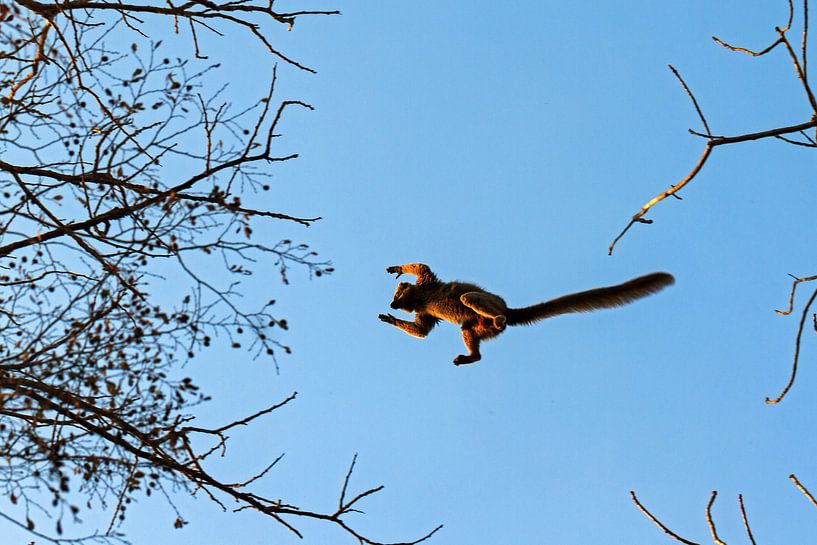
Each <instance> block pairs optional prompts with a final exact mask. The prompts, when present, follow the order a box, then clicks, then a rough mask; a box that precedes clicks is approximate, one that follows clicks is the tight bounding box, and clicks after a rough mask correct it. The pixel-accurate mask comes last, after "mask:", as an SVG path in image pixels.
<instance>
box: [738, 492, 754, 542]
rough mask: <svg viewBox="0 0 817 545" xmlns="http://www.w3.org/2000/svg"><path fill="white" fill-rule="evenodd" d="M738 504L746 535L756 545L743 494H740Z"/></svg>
mask: <svg viewBox="0 0 817 545" xmlns="http://www.w3.org/2000/svg"><path fill="white" fill-rule="evenodd" d="M738 504H740V517H741V518H742V519H743V527H744V528H746V535H747V536H749V541H750V542H751V543H752V545H757V543H755V536H754V535H752V529H751V528H749V517H747V516H746V508H745V507H744V506H743V494H738Z"/></svg>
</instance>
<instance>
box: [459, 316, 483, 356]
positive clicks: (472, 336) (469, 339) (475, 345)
mask: <svg viewBox="0 0 817 545" xmlns="http://www.w3.org/2000/svg"><path fill="white" fill-rule="evenodd" d="M462 342H464V343H465V347H466V348H467V349H468V355H465V354H460V355H459V356H457V357H456V358H454V365H465V364H468V363H474V362H475V361H479V360H481V359H482V355H480V353H479V337H478V336H477V334H476V333H475V332H474V330H473V329H471V326H470V325H467V326H466V325H464V326H463V327H462Z"/></svg>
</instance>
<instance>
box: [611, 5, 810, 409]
mask: <svg viewBox="0 0 817 545" xmlns="http://www.w3.org/2000/svg"><path fill="white" fill-rule="evenodd" d="M802 19H803V21H802V32H801V37H800V44H799V46H798V45H797V44H793V43H792V42H791V40H790V39H789V33H790V32H791V31H792V24H793V23H794V21H795V6H794V2H793V0H788V19H787V21H786V24H785V26H783V27H779V26H775V27H774V35H775V36H776V37H775V38H774V40H773V41H772V42H771V43H770V44H769V45H768V46H766V47H764V48H763V49H758V50H752V49H747V48H745V47H738V46H734V45H730V44H728V43H726V42H725V41H723V40H721V39H720V38H718V37H716V36H713V37H712V39H713V40H714V41H715V42H716V43H717V44H719V45H721V46H723V47H724V48H726V49H728V50H729V51H732V52H735V53H739V54H746V55H751V56H753V57H762V56H764V55H769V54H772V53H779V54H780V55H781V56H783V57H784V59H785V60H786V61H787V62H791V63H792V66H793V77H795V78H797V80H798V81H799V82H800V86H801V87H802V89H803V98H804V100H805V101H806V103H807V104H806V106H807V109H808V111H810V112H811V116H810V118H809V119H808V120H803V121H802V122H801V123H797V124H795V125H787V126H781V127H776V128H771V129H765V130H761V131H757V132H752V133H747V134H739V135H734V136H724V135H719V134H714V133H713V132H712V130H711V129H710V127H709V122H708V121H707V119H706V117H705V116H704V113H703V110H702V109H701V107H700V105H699V104H698V100H697V99H696V98H695V95H694V94H693V93H692V91H691V90H690V88H689V86H688V85H687V83H686V82H685V81H684V79H683V77H681V74H680V73H679V72H678V71H677V70H676V69H675V68H674V67H673V66H671V65H670V67H669V68H670V70H671V71H672V73H673V74H674V75H675V77H676V78H677V79H678V81H679V82H680V84H681V86H682V87H683V88H684V91H685V92H686V94H687V95H688V96H689V98H690V100H691V102H692V105H693V106H694V107H695V111H696V112H697V114H698V118H699V119H700V121H701V124H702V126H703V132H701V131H696V130H692V129H690V130H689V132H690V133H691V134H693V135H695V136H697V137H699V138H701V139H702V140H703V141H704V147H703V152H702V153H701V155H700V157H699V158H698V161H697V162H696V163H695V166H694V167H692V170H690V171H689V172H688V173H687V174H686V176H684V177H683V178H682V179H681V180H680V181H679V182H678V183H676V184H673V185H671V186H670V187H669V188H668V189H667V190H666V191H664V192H663V193H661V194H659V195H657V196H655V197H653V198H652V199H650V200H649V201H648V202H647V204H645V205H644V206H642V207H641V209H640V210H639V211H638V212H637V213H636V214H635V215H634V216H633V217H632V218H631V219H630V221H629V222H628V223H627V225H626V226H625V227H624V229H623V230H622V231H621V232H620V233H619V234H618V236H616V237H615V239H614V240H613V242H612V243H611V244H610V247H609V248H608V254H610V255H612V253H613V250H614V249H615V247H616V245H617V244H618V242H619V241H620V240H621V238H622V237H623V236H624V235H625V234H626V233H627V232H628V231H629V230H630V228H631V227H632V226H633V225H635V224H637V223H641V224H650V223H652V222H653V220H651V219H648V218H646V217H645V216H646V215H647V213H648V212H649V211H650V210H651V209H652V208H653V207H654V206H655V205H657V204H658V203H660V202H661V201H663V200H665V199H667V198H668V197H675V198H677V199H680V196H679V195H678V193H679V192H680V191H681V190H682V189H684V188H685V187H686V186H687V185H688V184H689V183H690V182H692V181H693V180H694V179H695V178H696V177H697V175H698V174H699V173H700V172H701V170H702V169H703V167H704V165H705V164H706V162H707V160H708V159H709V157H710V156H711V155H712V154H713V153H714V152H715V150H717V149H718V148H719V147H720V146H726V145H732V144H740V143H743V142H749V141H753V140H763V139H776V140H779V141H781V142H784V143H787V144H790V145H794V146H801V147H806V148H817V134H815V131H814V130H813V129H815V128H817V98H815V95H814V92H813V91H812V85H811V83H810V80H809V77H808V32H809V14H808V0H803V1H802ZM791 276H792V277H793V278H794V282H793V283H792V287H791V294H790V296H789V306H788V310H785V311H781V310H778V311H776V312H777V313H778V314H781V315H788V314H791V313H792V311H793V308H794V293H795V290H796V288H797V285H798V284H800V283H801V282H810V281H813V280H816V279H817V275H813V276H806V277H798V276H794V275H791ZM815 298H817V289H815V291H814V292H813V293H812V295H811V297H810V298H809V300H808V302H807V303H806V305H805V307H804V308H803V311H802V315H801V319H800V325H799V328H798V330H797V339H796V342H795V351H794V362H793V364H792V371H791V376H790V378H789V381H788V383H787V384H786V386H785V387H784V388H783V390H782V391H781V392H780V393H779V394H778V395H777V396H776V397H774V398H769V397H767V398H766V403H769V404H776V403H779V402H780V401H782V400H783V398H784V397H785V396H786V394H787V393H788V392H789V390H790V389H791V387H792V385H793V384H794V380H795V377H796V375H797V362H798V360H799V357H800V341H801V337H802V334H803V330H804V327H805V324H806V322H807V321H808V317H809V310H810V309H811V306H812V304H813V303H814V300H815ZM812 325H813V328H814V330H815V332H817V314H812Z"/></svg>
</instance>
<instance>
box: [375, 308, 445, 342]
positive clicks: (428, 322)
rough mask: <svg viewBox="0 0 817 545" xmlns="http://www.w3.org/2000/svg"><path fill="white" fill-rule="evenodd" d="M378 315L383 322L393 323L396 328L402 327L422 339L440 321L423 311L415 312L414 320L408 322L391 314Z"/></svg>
mask: <svg viewBox="0 0 817 545" xmlns="http://www.w3.org/2000/svg"><path fill="white" fill-rule="evenodd" d="M377 317H378V318H380V321H381V322H386V323H387V324H391V325H393V326H394V327H396V328H399V329H402V330H403V331H405V332H406V333H408V334H409V335H413V336H415V337H419V338H421V339H422V338H423V337H425V336H426V335H428V332H429V331H431V329H432V328H433V327H434V326H435V325H437V322H438V321H439V320H437V319H436V318H434V317H433V316H431V315H429V314H422V313H418V314H415V315H414V321H413V322H407V321H405V320H401V319H399V318H395V317H394V316H392V315H391V314H379V315H378V316H377Z"/></svg>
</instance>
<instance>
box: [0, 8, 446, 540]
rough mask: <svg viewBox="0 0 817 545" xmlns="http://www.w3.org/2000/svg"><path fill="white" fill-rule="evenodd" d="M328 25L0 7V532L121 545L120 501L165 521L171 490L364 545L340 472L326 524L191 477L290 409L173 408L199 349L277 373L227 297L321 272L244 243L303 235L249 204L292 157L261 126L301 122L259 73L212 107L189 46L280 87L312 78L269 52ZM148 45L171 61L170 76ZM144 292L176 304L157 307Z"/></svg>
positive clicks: (270, 248)
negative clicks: (279, 81) (254, 426)
mask: <svg viewBox="0 0 817 545" xmlns="http://www.w3.org/2000/svg"><path fill="white" fill-rule="evenodd" d="M335 13H337V12H334V11H294V12H281V11H277V10H276V7H275V6H274V0H267V1H260V0H235V1H226V2H211V1H209V0H190V1H187V2H184V3H174V2H173V1H172V0H167V1H164V2H158V1H152V0H144V1H142V0H138V1H135V2H132V3H127V2H116V3H109V2H99V1H95V0H58V1H55V2H50V3H41V2H38V1H36V0H6V1H4V2H3V3H0V94H2V98H1V99H0V112H2V114H1V115H0V146H2V157H3V159H2V161H0V171H1V172H2V175H0V222H2V231H1V233H2V234H0V267H2V269H0V286H2V292H0V414H2V420H0V432H1V433H0V459H2V463H1V464H0V490H2V492H3V493H4V495H5V497H6V498H8V499H9V500H10V502H11V503H12V504H15V506H10V507H9V508H8V509H6V510H4V511H3V512H1V513H0V516H2V517H3V518H5V519H6V520H7V521H10V522H13V523H15V524H18V525H20V526H22V527H23V528H27V529H28V530H29V531H30V532H32V533H33V534H35V535H36V536H38V537H39V538H40V539H47V540H50V541H53V542H55V543H67V542H76V541H81V540H89V541H101V542H110V541H118V540H123V539H124V534H123V533H122V528H123V527H122V525H121V523H122V521H123V520H124V519H125V515H126V511H127V507H128V505H129V504H130V503H131V501H132V499H134V498H135V497H137V496H142V495H146V496H156V495H159V496H162V495H164V496H166V497H167V499H168V501H169V502H170V505H171V506H172V505H173V491H174V490H178V489H183V490H186V491H188V492H191V493H197V494H200V495H205V496H206V497H209V498H210V499H211V500H212V501H213V502H215V503H216V504H218V505H220V506H221V507H222V508H226V501H225V500H229V501H230V503H231V504H233V505H237V507H236V509H238V510H242V509H253V510H256V511H258V512H260V513H262V514H264V515H267V516H269V517H271V518H272V519H274V520H275V521H277V522H278V523H280V524H282V525H284V526H285V527H286V528H288V529H289V530H291V531H292V532H293V533H294V534H296V535H298V536H300V535H301V534H300V532H299V530H298V529H297V528H296V526H297V520H298V519H299V518H302V519H303V518H308V519H318V520H323V521H326V522H327V523H329V524H334V525H337V526H338V527H340V528H341V529H342V530H343V531H345V532H346V533H348V534H349V535H351V536H352V537H353V538H354V539H356V540H357V541H359V542H360V543H368V544H375V543H376V542H375V541H373V540H371V539H369V538H367V537H364V535H362V534H361V533H360V532H359V531H358V530H356V529H354V528H352V527H351V526H349V524H348V523H347V521H346V518H345V516H346V515H347V514H348V513H351V512H354V511H356V509H357V508H358V505H359V502H361V501H362V500H364V499H365V498H367V497H368V496H369V495H371V494H373V493H375V492H377V491H378V490H379V489H380V487H376V488H371V489H367V490H365V491H363V492H361V493H358V494H352V493H349V490H348V485H349V481H350V477H351V473H352V469H353V468H354V462H353V463H352V466H351V467H350V468H349V473H348V474H347V475H346V479H345V481H344V482H343V485H342V489H341V492H340V496H339V501H338V503H337V509H336V510H334V511H332V512H327V513H324V512H319V511H315V510H310V509H302V508H299V507H296V506H294V505H290V504H289V503H287V502H285V501H283V500H281V499H278V498H269V497H264V496H261V495H258V494H257V493H255V492H253V490H252V484H253V483H254V482H255V481H256V480H257V479H259V478H261V477H263V476H264V475H265V474H266V473H267V471H269V469H270V468H272V467H273V466H274V465H275V462H276V461H277V460H273V461H271V463H269V464H268V465H267V467H266V468H265V469H264V470H263V471H260V472H258V473H257V474H255V475H248V476H247V478H246V479H245V480H244V481H243V482H227V481H225V480H222V479H220V478H219V477H218V476H216V475H214V474H212V473H211V472H210V471H209V470H208V468H207V465H208V464H207V462H208V458H209V457H210V456H212V455H215V454H221V453H223V451H224V446H225V442H226V441H227V437H228V434H229V433H230V432H232V431H233V430H234V428H236V427H239V426H243V425H246V424H249V423H251V422H253V421H254V420H255V419H257V418H260V417H262V416H264V415H266V414H268V413H271V412H273V411H275V410H276V409H278V408H279V407H281V406H282V405H284V404H286V403H287V402H289V401H290V400H292V399H293V398H294V397H295V394H293V395H292V396H290V397H288V398H286V399H284V400H282V401H280V402H278V403H276V404H274V405H271V406H267V407H261V408H260V410H258V411H257V412H256V413H255V414H252V415H249V416H247V417H245V418H242V419H239V420H236V421H233V422H229V423H216V424H215V425H210V426H205V425H197V423H195V422H194V421H193V416H192V408H193V407H194V406H195V405H196V404H199V403H201V402H203V401H206V400H207V399H208V398H207V396H205V395H204V394H203V393H201V392H200V391H199V388H198V387H197V386H196V385H195V384H194V382H193V381H192V380H191V379H189V378H174V377H176V376H177V375H178V374H179V365H180V364H181V363H183V362H184V361H185V360H186V359H189V358H192V357H193V356H194V355H195V354H196V353H198V352H199V351H201V350H203V349H204V348H206V347H207V346H209V345H210V344H211V343H214V342H215V340H214V339H221V342H226V343H228V344H229V345H231V346H232V347H234V348H237V349H238V348H243V349H244V350H245V351H247V352H249V354H250V355H251V356H253V357H269V358H271V361H273V362H274V358H275V356H276V354H277V353H278V351H279V350H283V351H286V352H289V348H288V347H286V346H285V345H284V344H282V342H281V340H280V339H279V336H278V335H277V333H276V331H277V330H278V329H286V328H287V323H286V320H284V319H283V318H281V317H278V316H277V315H275V314H274V313H273V310H272V305H273V303H274V301H269V302H268V303H267V304H262V305H259V306H258V307H257V308H252V307H248V306H247V303H246V302H242V301H241V300H240V298H239V296H240V286H239V283H238V282H239V280H240V279H241V278H243V277H245V276H246V275H249V274H252V273H253V272H254V271H257V270H260V271H268V270H271V269H277V271H278V272H279V274H280V277H281V279H282V280H283V281H284V282H287V273H288V271H289V270H290V267H292V266H296V267H300V268H302V269H303V270H305V271H306V272H308V273H309V275H311V276H322V275H325V274H328V273H331V272H332V267H331V266H330V264H329V263H328V262H326V261H323V260H321V259H319V258H318V256H317V254H316V253H315V252H313V251H312V250H311V249H310V248H309V247H308V246H307V245H305V244H298V243H295V242H292V241H290V240H281V241H280V242H277V243H267V242H266V241H258V240H255V239H254V238H253V227H254V226H255V225H256V223H257V222H259V221H285V222H294V223H298V224H301V225H304V226H308V225H310V224H312V223H313V222H315V221H317V220H318V219H320V218H317V217H308V218H306V217H295V216H292V215H288V214H285V213H281V212H274V211H270V210H268V209H267V208H266V207H265V205H264V202H263V195H264V191H266V190H267V189H269V183H270V182H269V177H270V172H271V169H272V168H274V166H275V165H276V164H277V163H279V162H282V161H289V160H291V159H294V158H295V157H297V155H296V154H294V153H291V152H286V151H284V152H281V151H279V149H280V148H281V146H280V145H279V144H278V140H277V139H276V137H277V136H278V134H277V132H276V130H277V127H278V125H279V122H280V120H281V119H282V117H283V116H284V115H285V114H286V113H287V112H288V111H290V110H291V109H293V108H301V109H312V106H310V105H309V104H306V103H304V102H300V101H283V102H278V100H277V98H276V96H275V94H274V90H275V86H276V72H275V71H273V72H271V73H270V74H268V77H266V81H265V82H261V83H259V82H257V81H251V80H248V81H245V82H242V85H243V86H251V85H256V86H258V89H257V93H256V96H258V97H260V100H256V101H254V102H253V103H249V104H246V105H244V106H236V105H235V104H233V102H234V101H233V99H232V98H231V94H230V93H231V89H230V88H229V87H226V86H225V87H220V88H219V87H218V86H215V87H214V82H216V81H217V80H216V79H215V77H214V74H215V73H216V71H217V70H218V64H217V62H215V60H212V59H209V58H208V55H209V54H210V52H205V51H203V49H202V44H203V43H204V39H203V38H202V36H203V35H204V33H206V34H208V35H210V36H218V35H238V34H240V33H244V34H246V35H247V36H249V37H250V38H252V39H253V40H254V41H255V42H256V43H257V44H258V45H259V46H260V48H261V50H262V51H266V53H267V54H268V55H271V56H272V57H274V58H276V59H277V60H278V65H279V66H281V67H289V68H291V69H293V70H304V71H309V72H312V71H313V70H312V69H311V68H309V67H307V66H305V65H303V64H301V63H299V62H298V61H296V60H294V59H292V58H290V57H288V56H286V55H285V54H284V53H283V52H282V51H280V50H279V49H278V48H277V47H276V46H275V45H273V44H274V43H277V42H278V41H280V39H281V38H282V37H284V36H286V31H287V30H291V29H292V28H293V25H295V23H296V22H297V21H299V20H301V18H302V17H307V16H320V15H331V14H335ZM282 30H283V32H282ZM149 36H150V37H149ZM160 37H161V38H164V40H162V39H159V38H160ZM167 40H175V42H177V43H183V44H184V45H185V46H186V49H185V50H184V51H182V52H179V48H178V47H174V48H173V49H172V50H173V53H172V54H171V52H170V51H168V50H166V49H167V47H165V48H164V49H163V48H162V42H163V41H167ZM123 44H124V45H123ZM248 77H249V76H248ZM225 277H232V278H233V279H234V280H230V281H227V282H225V281H224V280H223V279H224V278H225ZM163 279H170V280H171V281H172V283H173V288H174V290H173V291H174V294H178V297H177V298H176V299H175V300H173V299H171V298H170V297H168V296H162V297H159V296H157V295H156V291H157V286H158V285H161V283H162V280H163ZM275 365H276V366H277V363H276V364H275ZM92 506H93V507H92ZM91 508H101V509H107V512H108V514H109V515H110V524H109V525H107V527H105V528H99V529H97V530H95V531H94V532H93V533H92V534H91V535H87V536H85V537H84V538H71V539H68V538H66V537H63V532H64V522H65V521H70V520H79V516H80V514H81V512H82V511H83V510H87V509H91ZM174 508H175V507H174ZM176 524H177V525H178V526H182V525H183V524H184V520H183V518H182V516H181V515H178V518H177V520H176ZM436 530H437V529H435V530H433V531H432V532H430V533H428V534H427V535H425V536H423V537H421V538H419V539H417V540H415V541H412V542H411V543H419V542H420V541H423V540H425V539H427V538H428V537H430V536H431V535H432V534H433V533H434V532H436Z"/></svg>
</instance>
